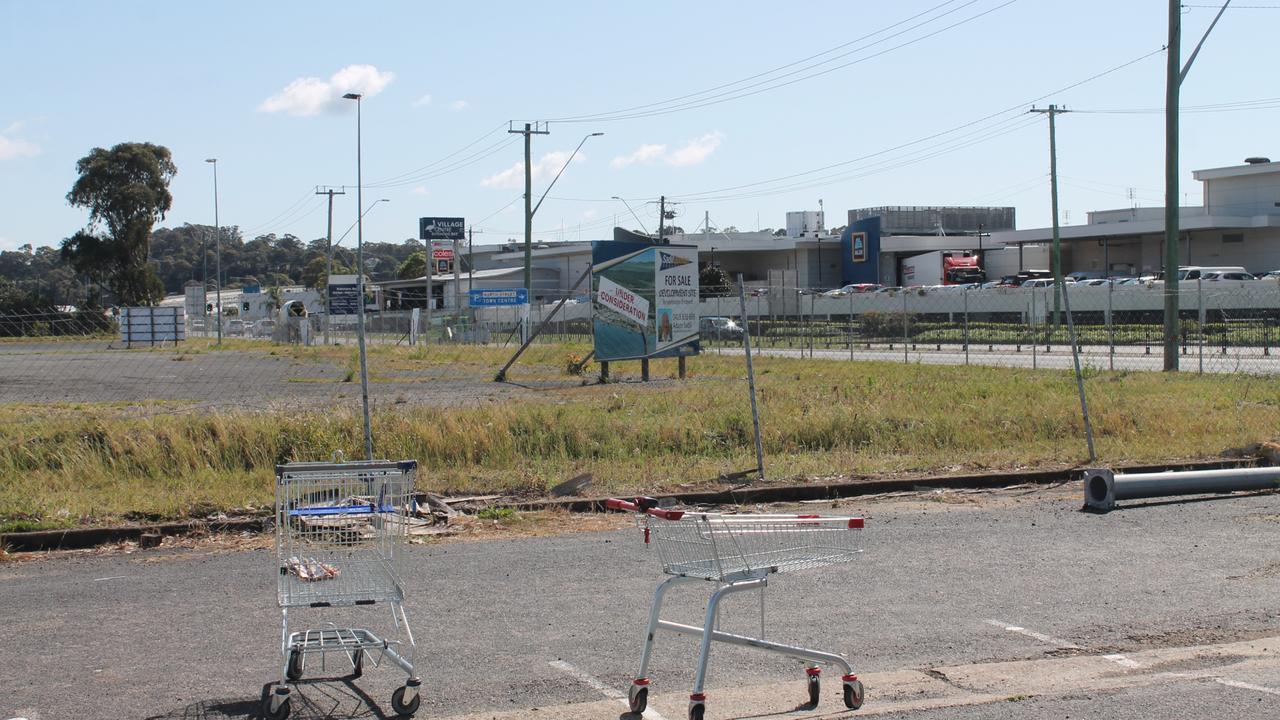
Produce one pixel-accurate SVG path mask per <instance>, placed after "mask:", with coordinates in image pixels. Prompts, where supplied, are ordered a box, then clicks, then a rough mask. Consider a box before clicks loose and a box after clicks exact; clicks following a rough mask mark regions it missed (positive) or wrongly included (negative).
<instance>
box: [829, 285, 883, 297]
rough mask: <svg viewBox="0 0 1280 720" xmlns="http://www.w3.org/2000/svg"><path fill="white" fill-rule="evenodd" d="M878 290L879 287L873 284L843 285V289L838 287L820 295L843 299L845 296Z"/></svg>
mask: <svg viewBox="0 0 1280 720" xmlns="http://www.w3.org/2000/svg"><path fill="white" fill-rule="evenodd" d="M879 289H880V286H879V285H876V284H875V283H851V284H849V285H845V286H844V287H838V288H836V289H834V290H828V291H826V292H824V293H822V294H823V295H824V296H826V297H844V296H846V295H853V294H856V293H868V292H875V291H876V290H879Z"/></svg>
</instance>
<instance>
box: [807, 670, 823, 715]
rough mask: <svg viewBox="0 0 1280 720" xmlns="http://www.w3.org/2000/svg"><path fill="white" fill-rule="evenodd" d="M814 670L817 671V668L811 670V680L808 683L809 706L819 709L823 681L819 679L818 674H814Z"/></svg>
mask: <svg viewBox="0 0 1280 720" xmlns="http://www.w3.org/2000/svg"><path fill="white" fill-rule="evenodd" d="M813 670H817V668H810V669H809V680H808V683H807V685H808V687H809V706H810V707H818V698H820V697H821V696H822V680H821V679H820V678H819V675H818V673H816V672H813Z"/></svg>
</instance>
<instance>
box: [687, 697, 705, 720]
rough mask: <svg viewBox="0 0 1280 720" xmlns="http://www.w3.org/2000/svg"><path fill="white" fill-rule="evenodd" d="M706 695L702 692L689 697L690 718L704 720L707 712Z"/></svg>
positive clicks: (691, 719) (690, 719)
mask: <svg viewBox="0 0 1280 720" xmlns="http://www.w3.org/2000/svg"><path fill="white" fill-rule="evenodd" d="M706 699H707V696H706V695H702V694H701V693H699V694H697V695H693V696H691V697H690V698H689V720H702V718H703V717H704V716H705V715H706V714H707V704H706Z"/></svg>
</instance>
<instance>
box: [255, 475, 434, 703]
mask: <svg viewBox="0 0 1280 720" xmlns="http://www.w3.org/2000/svg"><path fill="white" fill-rule="evenodd" d="M417 468H418V463H417V461H414V460H404V461H400V462H388V461H386V460H376V461H369V462H333V463H312V462H307V463H289V464H287V465H278V466H276V566H277V572H278V578H277V581H278V586H277V600H278V602H279V605H280V611H281V615H282V616H283V630H282V632H281V641H280V652H281V655H282V657H283V661H284V679H283V681H282V682H280V683H279V684H278V685H276V686H274V687H272V688H270V692H269V693H268V694H267V696H266V697H265V698H264V699H263V707H262V714H263V716H264V717H265V718H266V719H267V720H283V718H285V717H288V715H289V693H290V686H291V684H292V683H294V682H296V681H297V680H299V679H300V678H301V677H302V673H303V671H304V670H305V669H306V664H307V662H306V661H307V658H308V657H309V656H318V657H319V660H320V668H321V669H322V670H323V669H324V661H325V658H326V657H327V656H329V655H331V654H341V655H345V656H346V659H347V661H349V662H350V663H351V669H352V673H351V674H352V676H354V677H359V676H360V675H361V674H362V673H363V672H364V663H365V658H366V656H367V657H368V658H369V661H370V662H372V663H373V665H374V666H375V667H376V666H378V665H381V664H382V661H383V660H384V659H385V660H390V661H391V663H392V664H394V665H396V666H398V667H399V668H400V669H402V670H404V672H405V673H406V674H407V676H408V679H407V680H406V681H405V684H404V685H403V686H402V687H399V688H397V689H396V691H395V692H394V693H393V694H392V695H391V707H392V709H393V710H395V712H397V713H399V714H400V715H412V714H413V713H415V712H417V710H418V705H419V703H420V702H421V697H420V696H419V695H418V686H419V685H420V684H421V683H420V681H419V680H418V677H417V675H415V674H414V670H413V653H414V641H413V631H412V630H411V629H410V628H409V619H408V617H407V616H406V615H405V612H404V604H403V603H404V583H403V571H402V568H401V560H402V558H401V553H402V551H403V546H404V544H405V541H406V539H407V538H408V523H407V522H406V520H407V518H408V517H409V516H410V514H411V513H413V512H414V509H415V508H414V495H413V483H414V476H415V475H416V473H417ZM378 603H385V604H387V605H389V606H390V607H391V619H392V622H393V624H394V625H395V629H396V631H397V633H399V634H401V635H403V640H390V639H386V638H384V637H381V636H379V635H377V634H375V633H373V632H372V631H370V630H366V629H363V628H345V627H337V626H336V625H334V624H333V623H328V624H327V625H326V626H325V627H323V628H321V629H307V630H301V631H295V632H290V631H289V610H290V608H331V607H348V606H361V605H376V604H378Z"/></svg>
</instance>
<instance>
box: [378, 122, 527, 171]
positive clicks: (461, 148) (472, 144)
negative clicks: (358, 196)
mask: <svg viewBox="0 0 1280 720" xmlns="http://www.w3.org/2000/svg"><path fill="white" fill-rule="evenodd" d="M504 125H506V123H500V124H499V125H498V126H497V127H494V128H493V129H492V130H489V131H488V132H486V133H484V134H483V135H481V136H480V137H478V138H476V139H475V140H472V141H471V142H469V143H467V144H466V145H463V146H462V147H460V148H458V149H457V150H454V151H453V152H451V153H449V154H448V155H445V156H443V157H441V158H438V159H436V160H433V161H431V162H429V163H427V164H426V165H423V166H422V167H420V168H417V169H414V170H409V171H408V172H403V173H400V174H399V175H392V176H391V177H387V178H383V179H381V180H375V181H374V182H372V183H366V185H365V186H366V187H372V186H374V185H380V184H382V183H394V182H397V181H399V180H401V179H403V178H405V177H408V176H410V175H415V174H418V173H421V172H424V171H426V170H429V169H431V168H433V167H435V166H436V165H439V164H440V163H442V162H444V161H446V160H448V159H450V158H452V157H453V156H455V155H457V154H459V153H461V152H463V151H465V150H467V149H469V148H471V147H472V146H474V145H477V144H479V143H480V142H481V141H482V140H484V139H485V138H487V137H489V136H490V135H493V134H494V133H496V132H498V131H499V130H501V129H502V128H503V126H504Z"/></svg>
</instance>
